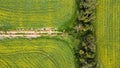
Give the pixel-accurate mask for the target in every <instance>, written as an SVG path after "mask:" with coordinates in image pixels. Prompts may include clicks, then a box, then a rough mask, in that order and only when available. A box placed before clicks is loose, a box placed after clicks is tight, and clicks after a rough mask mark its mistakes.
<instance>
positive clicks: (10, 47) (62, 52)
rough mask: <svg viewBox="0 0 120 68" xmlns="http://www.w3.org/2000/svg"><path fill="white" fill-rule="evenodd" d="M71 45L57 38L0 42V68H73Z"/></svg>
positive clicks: (74, 65)
mask: <svg viewBox="0 0 120 68" xmlns="http://www.w3.org/2000/svg"><path fill="white" fill-rule="evenodd" d="M75 67H76V64H75V57H74V53H73V50H72V48H71V44H70V43H68V42H67V41H65V40H62V39H59V38H50V37H40V38H36V39H25V38H14V39H4V40H0V68H75Z"/></svg>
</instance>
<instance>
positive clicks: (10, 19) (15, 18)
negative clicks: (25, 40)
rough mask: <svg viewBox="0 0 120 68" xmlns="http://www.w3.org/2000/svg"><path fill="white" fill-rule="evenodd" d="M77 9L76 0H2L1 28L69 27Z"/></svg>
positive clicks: (0, 11)
mask: <svg viewBox="0 0 120 68" xmlns="http://www.w3.org/2000/svg"><path fill="white" fill-rule="evenodd" d="M75 11H76V3H75V0H20V1H15V0H0V30H5V29H7V30H15V29H17V28H24V29H31V28H33V29H37V28H43V27H53V28H65V27H66V26H68V27H69V26H71V25H72V23H73V20H74V19H75ZM7 24H9V25H7ZM65 25H66V26H65Z"/></svg>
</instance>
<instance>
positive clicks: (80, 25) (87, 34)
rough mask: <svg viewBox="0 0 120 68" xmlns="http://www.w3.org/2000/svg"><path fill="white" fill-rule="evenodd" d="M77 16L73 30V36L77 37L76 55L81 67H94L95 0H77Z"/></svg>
mask: <svg viewBox="0 0 120 68" xmlns="http://www.w3.org/2000/svg"><path fill="white" fill-rule="evenodd" d="M77 4H78V11H77V13H78V17H77V20H76V23H75V28H74V30H73V32H72V33H73V36H75V37H76V38H77V39H79V40H80V41H81V42H80V43H79V47H78V49H77V50H76V56H77V58H79V59H78V62H79V67H81V68H96V65H97V60H96V43H95V29H94V25H93V24H94V22H95V6H96V0H77Z"/></svg>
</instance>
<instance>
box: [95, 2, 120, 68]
mask: <svg viewBox="0 0 120 68" xmlns="http://www.w3.org/2000/svg"><path fill="white" fill-rule="evenodd" d="M98 3H99V6H97V23H96V28H97V30H96V35H97V44H98V46H97V48H98V59H99V63H100V64H101V67H100V68H120V0H99V1H98Z"/></svg>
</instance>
